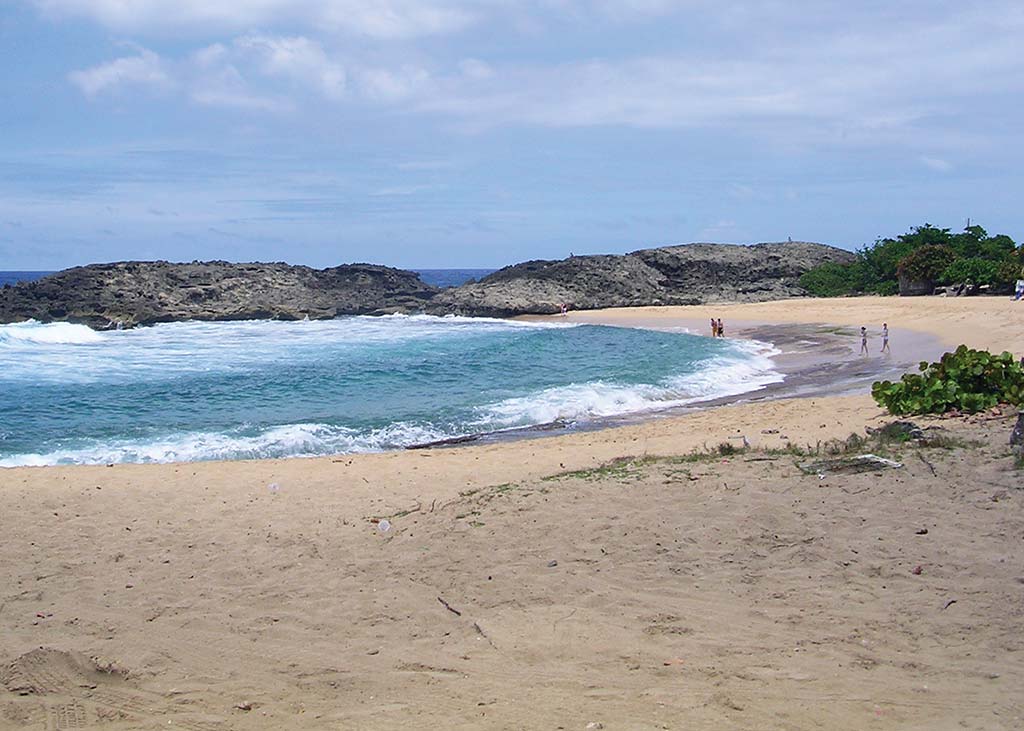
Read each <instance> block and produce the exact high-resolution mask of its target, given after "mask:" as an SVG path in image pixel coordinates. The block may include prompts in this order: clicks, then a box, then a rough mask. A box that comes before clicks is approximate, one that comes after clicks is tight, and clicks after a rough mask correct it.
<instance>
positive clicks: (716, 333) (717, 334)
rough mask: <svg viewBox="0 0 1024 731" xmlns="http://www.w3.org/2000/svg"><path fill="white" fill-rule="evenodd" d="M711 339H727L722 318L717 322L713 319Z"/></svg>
mask: <svg viewBox="0 0 1024 731" xmlns="http://www.w3.org/2000/svg"><path fill="white" fill-rule="evenodd" d="M711 337H713V338H724V337H725V325H723V324H722V318H721V317H719V318H718V319H717V320H716V319H715V318H713V317H712V318H711Z"/></svg>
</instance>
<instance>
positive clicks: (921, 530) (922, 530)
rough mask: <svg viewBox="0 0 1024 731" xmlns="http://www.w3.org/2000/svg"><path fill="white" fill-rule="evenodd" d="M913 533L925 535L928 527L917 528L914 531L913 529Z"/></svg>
mask: <svg viewBox="0 0 1024 731" xmlns="http://www.w3.org/2000/svg"><path fill="white" fill-rule="evenodd" d="M914 534H915V535H918V536H926V535H928V529H927V528H918V529H917V530H916V531H914Z"/></svg>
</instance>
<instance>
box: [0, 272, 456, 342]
mask: <svg viewBox="0 0 1024 731" xmlns="http://www.w3.org/2000/svg"><path fill="white" fill-rule="evenodd" d="M437 291H438V290H437V289H436V288H434V287H431V286H429V285H427V284H424V283H423V282H422V281H420V278H419V276H418V275H417V274H415V273H414V272H408V271H403V270H401V269H392V268H390V267H384V266H377V265H373V264H351V265H346V266H338V267H332V268H329V269H312V268H310V267H305V266H292V265H289V264H282V263H275V264H231V263H228V262H221V261H214V262H193V263H191V264H173V263H169V262H165V261H153V262H141V261H136V262H119V263H115V264H92V265H89V266H84V267H75V268H74V269H66V270H64V271H62V272H58V273H56V274H51V275H50V276H48V277H44V278H43V279H40V280H37V281H35V282H27V283H22V284H18V285H16V286H13V287H5V288H3V289H0V323H6V322H18V321H22V320H27V319H34V320H39V321H40V322H52V321H55V320H65V321H68V322H77V323H82V324H86V325H89V326H91V327H94V328H98V329H102V328H109V327H116V326H123V327H133V326H135V325H147V324H152V323H157V322H171V321H178V320H252V319H276V320H301V319H304V318H306V317H308V318H310V319H312V320H316V319H321V320H322V319H329V318H332V317H337V316H338V315H363V314H375V315H376V314H387V313H392V312H409V311H419V310H421V309H422V308H423V306H424V304H425V303H426V302H427V301H429V299H430V298H431V297H433V296H434V294H435V293H436V292H437Z"/></svg>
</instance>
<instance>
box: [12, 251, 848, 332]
mask: <svg viewBox="0 0 1024 731" xmlns="http://www.w3.org/2000/svg"><path fill="white" fill-rule="evenodd" d="M852 258H853V255H852V254H850V253H849V252H847V251H842V250H841V249H836V248H833V247H831V246H824V245H822V244H809V243H801V242H788V243H782V244H757V245H755V246H739V245H733V244H688V245H684V246H669V247H664V248H660V249H644V250H642V251H635V252H633V253H631V254H626V255H623V256H617V255H598V256H574V257H570V258H568V259H563V260H561V261H528V262H525V263H523V264H516V265H515V266H510V267H506V268H505V269H501V270H499V271H497V272H494V273H493V274H491V275H489V276H487V277H485V278H484V279H482V280H481V281H480V282H477V283H473V284H465V285H463V286H461V287H456V288H453V289H446V290H439V289H437V288H435V287H431V286H429V285H427V284H424V283H423V282H422V281H421V280H420V278H419V277H418V276H417V275H416V274H415V273H414V272H408V271H403V270H400V269H391V268H389V267H384V266H377V265H373V264H350V265H345V266H338V267H332V268H330V269H312V268H310V267H305V266H292V265H289V264H282V263H276V264H260V263H256V264H231V263H228V262H222V261H214V262H193V263H191V264H173V263H169V262H165V261H155V262H119V263H115V264H92V265H89V266H84V267H76V268H74V269H66V270H65V271H62V272H58V273H56V274H51V275H50V276H48V277H44V278H43V279H40V280H38V281H35V282H28V283H22V284H18V285H16V286H14V287H5V288H3V289H0V323H7V322H18V321H21V320H27V319H34V320H39V321H40V322H52V321H55V320H65V321H68V322H77V323H83V324H86V325H90V326H92V327H94V328H100V329H102V328H109V327H118V326H120V327H133V326H136V325H147V324H152V323H157V322H172V321H178V320H253V319H276V320H301V319H304V318H307V317H308V318H310V319H313V320H315V319H329V318H332V317H337V316H339V315H364V314H375V315H378V314H387V313H392V312H430V313H433V314H439V315H443V314H449V313H457V314H464V315H474V316H492V317H506V316H511V315H521V314H533V313H535V314H541V313H553V312H558V310H559V308H560V306H561V304H562V303H563V302H564V303H566V304H567V305H569V306H570V307H572V308H573V309H595V308H600V307H626V306H638V305H681V304H700V303H706V302H759V301H763V300H772V299H783V298H785V297H796V296H802V295H804V294H806V292H805V291H804V290H803V289H801V288H800V286H799V283H798V279H799V277H800V275H801V274H803V273H804V272H806V271H807V270H808V269H811V268H812V267H814V266H817V265H818V264H821V263H823V262H827V261H840V262H845V261H850V260H852Z"/></svg>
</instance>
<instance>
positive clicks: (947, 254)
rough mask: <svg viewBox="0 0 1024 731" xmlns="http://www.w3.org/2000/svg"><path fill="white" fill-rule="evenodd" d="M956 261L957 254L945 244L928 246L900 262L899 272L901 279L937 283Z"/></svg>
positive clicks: (916, 250) (915, 251)
mask: <svg viewBox="0 0 1024 731" xmlns="http://www.w3.org/2000/svg"><path fill="white" fill-rule="evenodd" d="M954 261H956V252H955V251H953V249H952V248H950V247H949V246H946V245H945V244H928V245H926V246H922V247H921V248H919V249H914V251H912V252H911V253H910V254H908V255H907V256H906V257H904V258H903V259H902V260H900V263H899V266H898V267H897V272H899V275H900V276H901V277H907V278H908V279H913V280H917V281H925V282H935V281H937V280H938V278H939V277H940V276H941V275H942V272H943V271H945V270H946V268H947V267H948V266H949V265H951V264H952V263H953V262H954Z"/></svg>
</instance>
